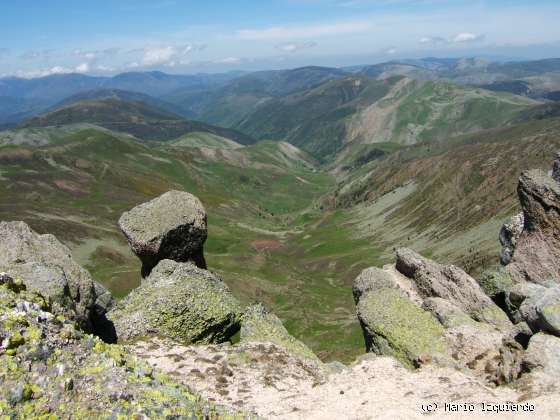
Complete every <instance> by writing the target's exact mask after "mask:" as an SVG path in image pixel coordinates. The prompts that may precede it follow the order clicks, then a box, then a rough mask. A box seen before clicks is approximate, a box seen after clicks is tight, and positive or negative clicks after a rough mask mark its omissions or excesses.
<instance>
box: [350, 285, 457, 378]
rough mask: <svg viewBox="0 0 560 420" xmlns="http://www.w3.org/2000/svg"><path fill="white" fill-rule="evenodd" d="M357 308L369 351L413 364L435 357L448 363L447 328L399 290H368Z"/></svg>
mask: <svg viewBox="0 0 560 420" xmlns="http://www.w3.org/2000/svg"><path fill="white" fill-rule="evenodd" d="M357 308H358V309H357V310H358V319H359V321H360V324H361V326H362V330H363V333H364V339H365V342H366V350H367V351H368V352H374V353H377V354H382V355H387V356H393V357H395V358H396V359H398V360H399V361H401V362H402V363H403V364H404V365H405V366H409V367H419V366H421V365H422V364H424V363H426V362H430V361H433V360H436V361H437V362H438V363H440V364H448V363H447V362H448V361H449V360H450V352H449V348H448V346H447V344H446V343H445V341H444V339H443V334H444V332H445V330H444V328H443V327H442V326H441V325H440V324H439V323H438V321H437V320H436V319H435V318H434V317H433V316H432V315H431V314H430V313H429V312H426V311H424V310H422V309H421V308H419V307H418V306H417V305H415V304H414V303H412V302H411V301H410V300H409V299H407V298H406V297H405V296H404V294H403V293H401V292H400V291H399V290H396V289H392V288H381V289H378V290H376V291H375V292H373V291H372V292H370V293H366V294H365V295H362V297H361V299H360V300H359V302H358V307H357Z"/></svg>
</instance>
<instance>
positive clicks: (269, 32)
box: [237, 21, 372, 41]
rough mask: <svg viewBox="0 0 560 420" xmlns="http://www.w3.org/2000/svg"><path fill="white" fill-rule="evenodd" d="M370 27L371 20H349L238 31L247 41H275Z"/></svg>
mask: <svg viewBox="0 0 560 420" xmlns="http://www.w3.org/2000/svg"><path fill="white" fill-rule="evenodd" d="M370 29H372V25H371V23H369V22H365V21H354V22H350V21H349V22H337V23H336V22H335V23H330V24H316V25H301V26H296V25H294V26H272V27H269V28H265V29H242V30H240V31H237V37H238V38H239V39H242V40H245V41H273V40H281V39H298V38H315V37H320V36H333V35H347V34H356V33H361V32H366V31H368V30H370Z"/></svg>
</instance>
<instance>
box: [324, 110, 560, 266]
mask: <svg viewBox="0 0 560 420" xmlns="http://www.w3.org/2000/svg"><path fill="white" fill-rule="evenodd" d="M559 149H560V119H559V118H548V119H541V120H536V121H531V122H526V123H523V124H518V125H513V126H511V127H507V128H499V129H492V130H485V131H482V132H478V133H475V134H469V135H464V136H459V137H455V138H453V139H450V140H447V141H442V142H435V143H430V144H421V145H413V146H403V147H400V148H398V149H396V150H393V151H392V152H389V153H388V154H387V155H386V156H385V157H384V158H381V159H376V160H371V161H370V162H367V163H365V164H364V165H362V166H361V167H360V166H359V165H354V166H353V167H352V170H351V171H350V172H347V174H346V176H344V175H341V180H340V182H339V188H338V189H337V191H336V192H335V193H334V194H333V197H332V200H333V201H334V202H335V203H336V208H339V209H347V210H349V212H348V213H346V211H344V213H345V214H347V217H348V219H347V220H348V223H349V224H350V225H352V226H353V229H354V230H355V232H356V236H357V237H358V238H363V239H367V240H371V241H375V243H376V245H377V246H379V247H380V249H381V250H383V251H382V253H381V255H382V258H383V259H385V260H390V258H391V254H392V253H391V247H396V246H407V247H411V248H414V249H416V250H418V251H420V252H422V253H424V254H426V255H432V256H434V257H437V259H438V260H444V261H445V260H447V261H452V262H454V263H458V264H459V265H461V266H462V267H465V268H466V269H467V270H469V271H471V272H474V273H477V272H478V273H479V272H480V271H481V270H483V269H484V268H488V267H490V266H492V265H495V264H497V263H498V255H499V242H498V239H497V238H498V232H499V229H500V227H501V225H502V223H503V222H504V221H505V220H506V219H507V218H508V217H509V216H511V215H513V214H515V213H517V212H518V211H519V210H518V200H517V194H516V187H517V179H518V177H519V174H520V173H521V171H523V170H526V169H530V168H542V169H545V170H548V169H549V168H548V166H549V165H548V163H549V162H550V160H552V159H553V156H554V155H555V152H556V151H557V150H559Z"/></svg>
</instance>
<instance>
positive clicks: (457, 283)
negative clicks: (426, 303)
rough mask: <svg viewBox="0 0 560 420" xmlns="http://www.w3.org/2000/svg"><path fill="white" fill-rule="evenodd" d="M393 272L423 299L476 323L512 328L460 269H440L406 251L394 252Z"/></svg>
mask: <svg viewBox="0 0 560 420" xmlns="http://www.w3.org/2000/svg"><path fill="white" fill-rule="evenodd" d="M396 268H397V270H398V271H399V272H401V273H402V274H404V275H405V276H407V277H409V278H410V279H412V280H413V281H414V283H415V285H416V288H417V290H418V292H419V294H420V295H421V296H422V297H423V298H430V297H439V298H443V299H446V300H447V301H449V302H451V303H453V304H454V305H456V306H457V307H458V308H460V309H461V310H462V311H464V312H465V313H467V314H468V315H469V316H471V317H472V318H473V319H475V320H477V321H485V322H488V323H490V324H493V325H496V326H499V327H506V328H509V327H511V322H510V321H509V320H508V318H507V316H506V314H505V313H504V312H503V311H502V310H501V309H500V308H499V307H498V306H496V304H494V302H492V299H490V298H489V297H488V296H487V295H486V294H485V293H484V291H483V290H482V288H481V287H480V285H479V284H478V283H477V282H476V280H475V279H473V278H472V277H471V276H469V275H468V274H467V273H465V272H464V271H463V270H461V269H460V268H458V267H456V266H454V265H440V264H438V263H436V262H434V261H431V260H429V259H427V258H424V257H422V256H421V255H419V254H417V253H416V252H414V251H412V250H410V249H407V248H401V249H398V250H397V262H396Z"/></svg>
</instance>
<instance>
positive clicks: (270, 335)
mask: <svg viewBox="0 0 560 420" xmlns="http://www.w3.org/2000/svg"><path fill="white" fill-rule="evenodd" d="M240 339H241V342H242V343H245V342H258V343H272V344H275V345H277V346H278V347H282V348H283V349H284V350H286V351H287V352H288V353H290V354H293V355H294V356H297V357H300V358H304V359H308V360H310V361H313V362H316V363H319V362H320V361H319V358H318V357H317V356H316V355H315V353H313V351H311V350H310V349H309V347H307V346H306V345H305V344H303V343H302V342H301V341H299V340H297V339H296V338H294V337H293V336H292V335H290V333H288V331H287V330H286V328H285V327H284V325H282V321H280V319H279V318H278V317H277V316H276V315H274V314H272V313H269V312H267V310H266V309H265V308H264V306H262V305H261V304H256V305H252V306H250V307H249V308H247V310H246V311H245V314H244V315H243V320H242V322H241V334H240Z"/></svg>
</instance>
